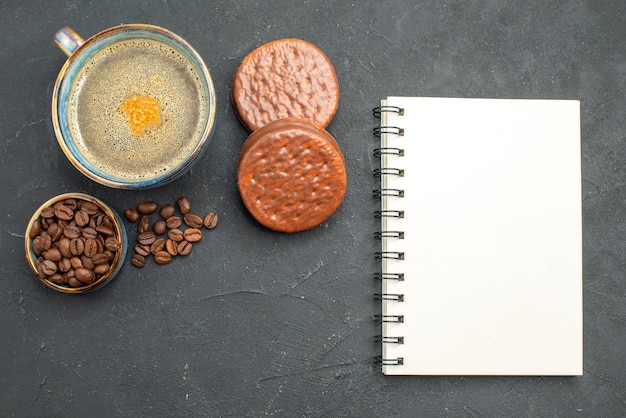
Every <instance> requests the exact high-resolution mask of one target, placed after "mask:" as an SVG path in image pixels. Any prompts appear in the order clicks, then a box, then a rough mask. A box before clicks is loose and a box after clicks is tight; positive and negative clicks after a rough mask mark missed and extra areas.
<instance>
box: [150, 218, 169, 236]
mask: <svg viewBox="0 0 626 418" xmlns="http://www.w3.org/2000/svg"><path fill="white" fill-rule="evenodd" d="M152 230H153V231H154V233H155V234H157V235H163V234H165V233H166V232H167V223H166V222H165V220H163V219H157V220H156V221H155V222H154V225H152Z"/></svg>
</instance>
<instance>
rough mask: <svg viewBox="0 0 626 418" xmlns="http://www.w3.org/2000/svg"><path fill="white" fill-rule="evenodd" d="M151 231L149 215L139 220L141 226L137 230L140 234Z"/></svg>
mask: <svg viewBox="0 0 626 418" xmlns="http://www.w3.org/2000/svg"><path fill="white" fill-rule="evenodd" d="M149 229H150V218H149V217H148V215H143V216H142V217H141V219H140V220H139V226H138V227H137V230H138V231H139V233H140V234H143V233H144V232H147V231H148V230H149Z"/></svg>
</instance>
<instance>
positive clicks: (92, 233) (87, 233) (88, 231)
mask: <svg viewBox="0 0 626 418" xmlns="http://www.w3.org/2000/svg"><path fill="white" fill-rule="evenodd" d="M97 236H98V232H97V231H96V230H95V229H93V228H83V237H85V239H96V237H97Z"/></svg>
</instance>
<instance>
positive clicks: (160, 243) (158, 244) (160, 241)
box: [150, 238, 165, 254]
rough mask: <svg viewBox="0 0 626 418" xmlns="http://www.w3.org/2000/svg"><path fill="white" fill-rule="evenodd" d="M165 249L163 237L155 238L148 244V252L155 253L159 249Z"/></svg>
mask: <svg viewBox="0 0 626 418" xmlns="http://www.w3.org/2000/svg"><path fill="white" fill-rule="evenodd" d="M164 249H165V239H164V238H157V239H155V240H154V242H153V243H152V245H151V246H150V252H151V253H152V254H156V253H158V252H159V251H163V250H164Z"/></svg>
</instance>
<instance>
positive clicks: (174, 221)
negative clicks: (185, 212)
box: [165, 216, 183, 229]
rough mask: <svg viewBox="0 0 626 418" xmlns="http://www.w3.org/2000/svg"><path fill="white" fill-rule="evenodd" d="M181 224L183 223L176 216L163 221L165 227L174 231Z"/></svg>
mask: <svg viewBox="0 0 626 418" xmlns="http://www.w3.org/2000/svg"><path fill="white" fill-rule="evenodd" d="M182 224H183V221H182V220H181V219H180V218H179V217H178V216H170V217H169V218H167V219H166V220H165V225H166V226H167V227H168V228H169V229H176V228H178V227H180V226H181V225H182Z"/></svg>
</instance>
